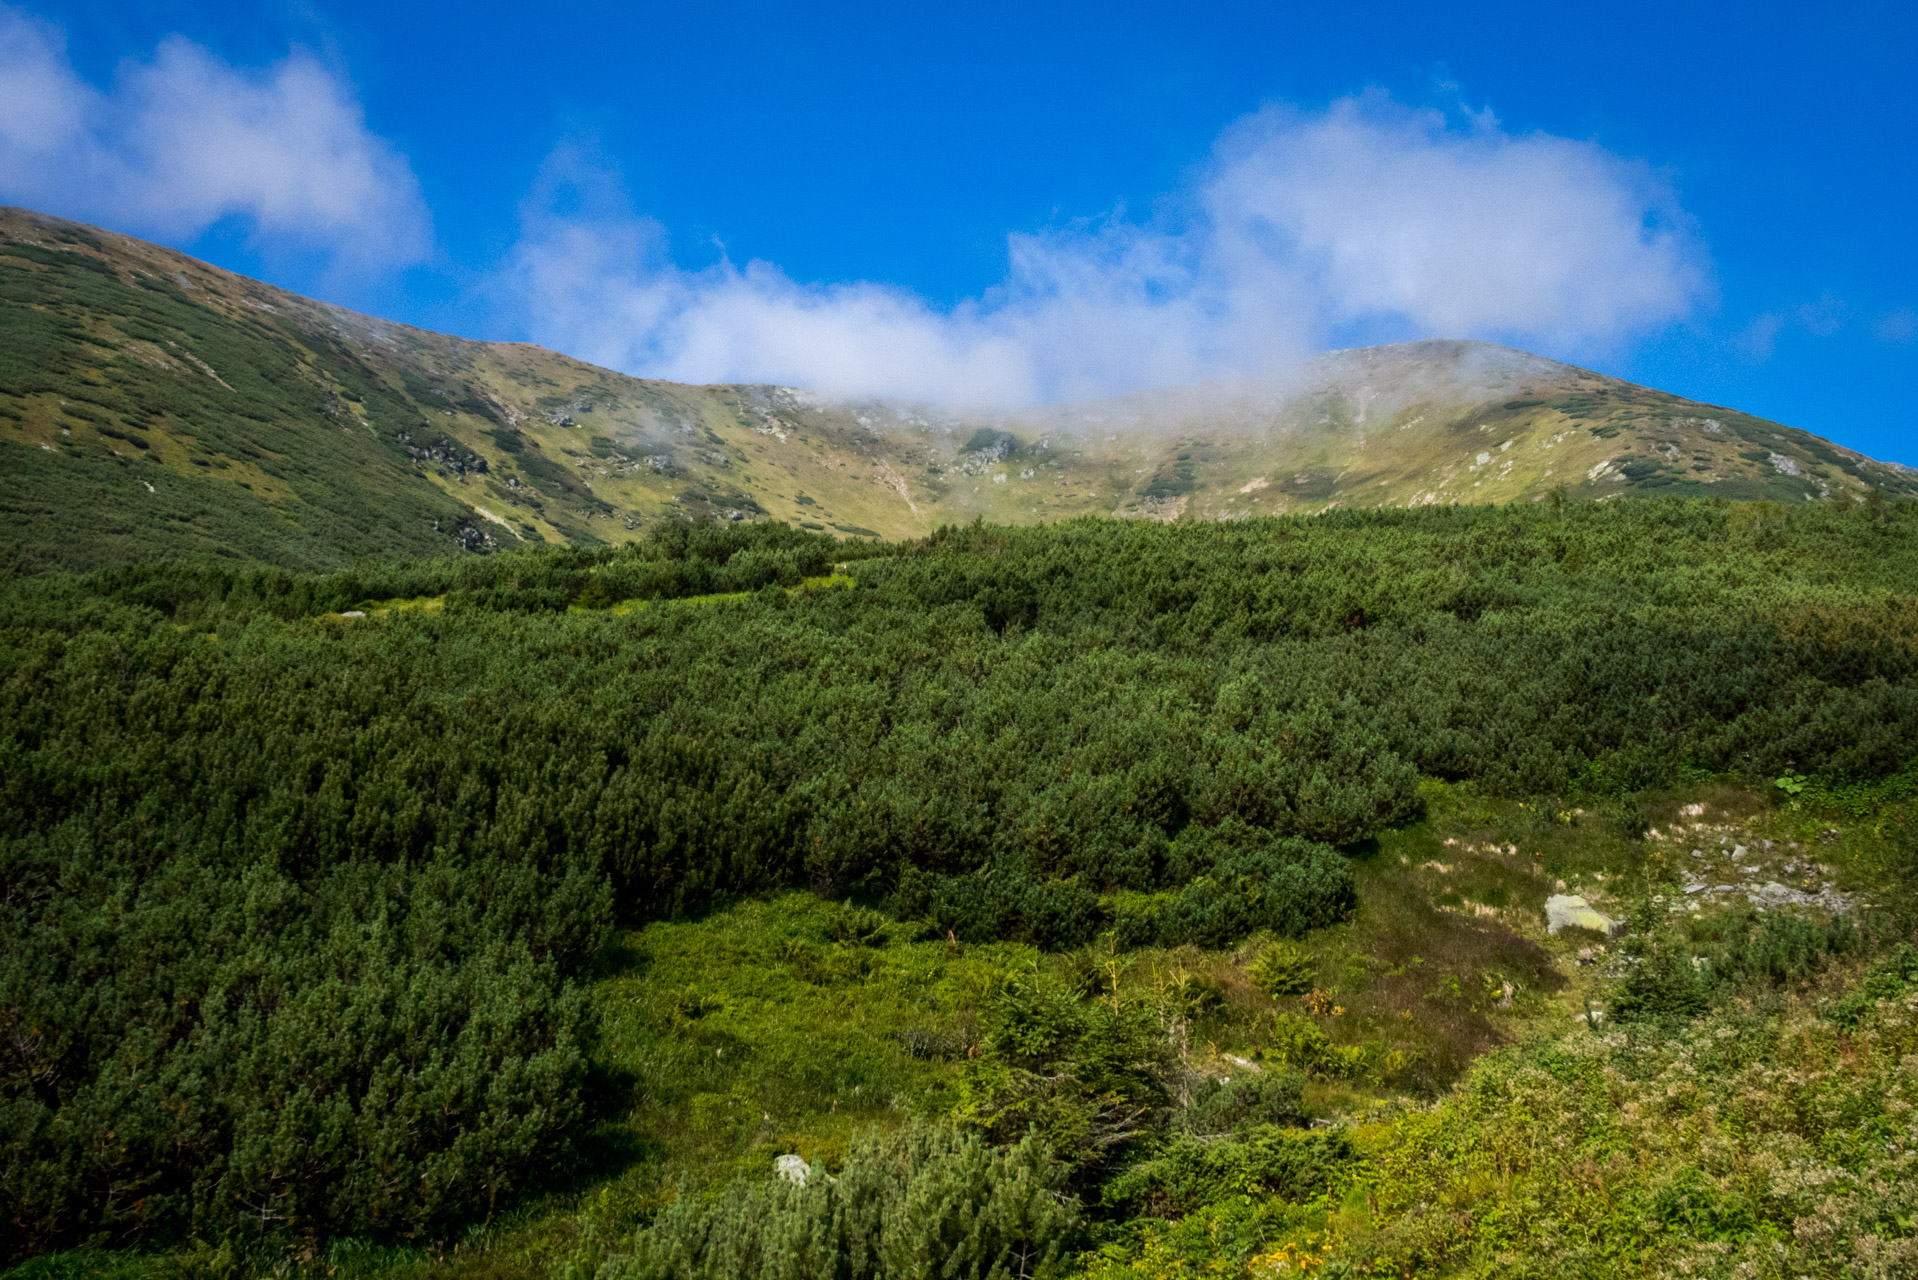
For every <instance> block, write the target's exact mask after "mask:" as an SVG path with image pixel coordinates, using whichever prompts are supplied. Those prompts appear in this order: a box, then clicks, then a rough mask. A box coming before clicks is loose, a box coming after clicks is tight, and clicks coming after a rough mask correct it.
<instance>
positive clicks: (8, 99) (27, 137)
mask: <svg viewBox="0 0 1918 1280" xmlns="http://www.w3.org/2000/svg"><path fill="white" fill-rule="evenodd" d="M0 198H3V199H5V200H7V201H11V202H15V203H20V204H26V205H31V206H33V207H35V208H38V209H43V210H46V211H48V212H53V213H59V214H63V215H65V216H68V217H77V218H84V219H87V220H89V221H95V222H100V223H104V224H106V225H108V226H111V227H114V228H116V229H119V230H125V231H129V232H133V233H135V234H146V235H154V236H162V237H169V238H186V239H190V238H192V237H194V236H197V235H199V234H200V233H202V232H204V231H206V230H207V229H208V228H210V227H212V226H214V225H215V224H217V223H219V222H221V221H223V220H225V219H229V218H234V219H239V220H241V221H242V222H243V223H244V225H245V226H246V228H247V231H248V234H250V235H251V236H253V237H254V238H255V239H256V240H257V241H259V242H261V243H262V244H264V245H266V246H269V247H273V248H284V249H293V250H298V251H302V252H315V253H319V254H322V255H324V256H326V257H327V258H329V259H330V260H331V261H333V262H334V263H335V264H337V265H339V266H341V267H344V268H347V269H371V268H386V267H392V266H397V265H405V264H408V263H412V262H417V261H420V260H421V259H423V258H424V257H425V256H426V255H427V253H428V252H429V250H430V248H431V244H432V233H431V222H430V219H429V217H428V215H427V211H426V205H425V202H424V201H423V200H422V198H421V196H420V190H419V182H418V180H417V179H416V178H415V176H414V174H413V170H412V168H411V166H410V165H409V164H408V163H407V161H406V159H405V157H404V156H402V155H401V154H400V152H399V151H398V150H397V149H396V148H394V147H393V146H392V144H390V143H389V142H387V141H386V140H385V139H383V138H380V137H379V136H377V135H375V134H374V133H372V132H371V131H369V130H368V129H367V127H366V122H365V119H364V116H363V113H362V112H361V110H360V106H359V103H358V100H357V98H356V97H355V95H354V93H353V90H352V88H351V86H349V85H347V84H345V83H343V82H342V81H341V79H340V78H339V77H338V76H336V75H334V74H333V73H332V72H330V71H329V70H328V69H327V68H325V67H324V66H322V65H321V64H320V63H319V62H318V61H316V60H315V59H313V58H312V57H310V56H308V55H306V54H303V53H299V52H297V51H296V52H294V53H293V54H291V55H289V56H288V57H287V58H286V59H285V60H284V61H282V62H279V63H277V64H276V65H274V66H272V67H269V68H266V69H264V70H251V69H242V68H236V67H234V66H232V65H231V64H229V63H227V62H225V61H223V60H221V59H220V58H218V57H216V56H215V55H214V54H212V53H209V52H208V51H207V50H206V49H204V48H202V47H201V46H199V45H197V44H194V43H193V42H192V41H190V40H186V39H183V38H181V37H179V36H174V37H170V38H169V39H167V40H165V41H163V42H162V43H161V44H160V46H159V48H158V49H156V50H155V51H154V54H153V56H152V58H151V59H150V60H148V61H145V62H139V61H134V60H128V61H127V62H125V63H123V64H122V65H121V68H120V71H119V74H118V75H117V76H116V78H115V81H114V83H113V85H112V86H111V88H110V89H107V90H101V89H99V88H96V87H95V86H93V85H91V84H89V83H87V82H86V81H85V80H84V79H83V78H82V77H81V76H80V75H79V74H78V73H77V72H76V71H75V69H74V67H73V64H72V62H71V60H70V59H69V58H68V56H67V51H66V43H65V38H64V36H63V34H62V33H61V31H60V30H59V29H58V28H57V27H53V26H51V25H48V24H46V23H44V22H40V21H38V20H36V19H34V18H32V17H30V16H28V15H26V14H24V13H22V12H21V11H20V10H18V9H14V8H12V7H9V6H5V5H0Z"/></svg>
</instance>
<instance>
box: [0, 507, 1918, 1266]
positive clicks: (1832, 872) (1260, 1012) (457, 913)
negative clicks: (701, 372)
mask: <svg viewBox="0 0 1918 1280" xmlns="http://www.w3.org/2000/svg"><path fill="white" fill-rule="evenodd" d="M1914 552H1918V520H1915V519H1914V518H1913V513H1912V511H1911V510H1910V509H1909V508H1907V507H1905V506H1903V505H1899V504H1891V505H1887V506H1882V507H1878V508H1872V509H1867V508H1863V507H1860V508H1859V509H1856V510H1850V511H1844V510H1836V509H1833V508H1830V507H1814V506H1807V507H1804V508H1800V509H1793V510H1786V509H1781V508H1768V507H1764V506H1753V507H1740V506H1734V505H1725V504H1708V503H1681V502H1670V503H1667V502H1647V503H1640V504H1586V505H1566V506H1564V507H1562V508H1554V507H1551V506H1546V505H1539V506H1528V507H1526V508H1524V509H1480V510H1464V509H1437V510H1430V511H1421V512H1418V513H1385V514H1369V515H1336V514H1335V515H1332V516H1327V517H1321V518H1316V519H1310V520H1291V521H1263V522H1243V523H1237V524H1233V525H1229V526H1223V527H1222V526H1199V525H1170V526H1161V525H1146V524H1121V523H1115V522H1089V521H1088V522H1078V523H1072V524H1067V525H1064V526H1059V527H1056V528H1033V529H1025V530H1008V529H1002V528H991V527H985V526H977V527H972V528H968V529H956V530H946V531H942V532H941V533H940V534H938V535H936V536H934V537H932V538H929V539H927V540H925V541H923V542H920V543H915V544H905V545H900V546H883V545H868V546H862V547H859V548H857V549H856V550H853V551H849V550H848V549H847V548H846V547H844V546H841V545H837V544H834V543H833V542H831V541H830V540H828V539H826V538H823V537H816V536H811V535H808V534H805V533H803V532H798V531H790V530H786V529H783V528H780V527H776V526H757V527H731V528H726V527H719V526H709V527H706V528H703V529H700V530H697V531H695V530H693V529H690V528H684V527H680V528H674V529H672V530H671V531H669V532H663V533H662V534H660V535H658V536H655V537H652V538H649V539H647V540H645V541H643V542H641V543H639V544H637V545H636V546H633V547H631V548H622V549H619V550H617V551H614V550H597V551H582V550H577V549H549V550H546V551H543V552H538V553H527V554H522V555H515V556H494V557H486V558H468V559H464V560H456V561H442V562H417V563H374V564H366V565H363V566H360V567H359V568H356V569H354V570H352V571H349V572H342V573H336V574H329V575H297V574H289V573H286V572H284V571H274V570H266V569H244V570H235V569H224V568H207V567H203V566H202V567H195V566H190V565H182V564H153V565H146V566H140V567H136V568H128V569H121V570H114V571H108V572H103V573H100V574H96V575H92V576H87V577H65V576H41V577H36V578H18V579H15V580H13V581H12V582H10V583H9V584H7V585H6V587H5V588H4V595H5V606H6V614H5V615H4V621H3V622H0V664H3V665H0V701H3V705H4V708H5V710H4V713H3V714H0V725H4V731H5V736H4V739H3V740H0V752H3V753H4V755H5V761H6V763H5V767H4V769H0V787H4V801H5V803H4V804H3V805H0V814H4V817H3V818H0V858H4V874H5V894H4V898H3V899H0V938H4V943H5V945H4V947H0V1021H4V1024H5V1031H6V1038H5V1043H6V1045H7V1051H6V1056H5V1057H4V1063H5V1067H4V1073H3V1074H0V1090H3V1091H4V1092H0V1108H4V1111H3V1112H0V1114H4V1118H5V1128H4V1133H5V1138H4V1146H3V1147H0V1195H3V1196H4V1203H3V1204H0V1210H3V1213H0V1220H4V1222H5V1223H6V1224H7V1225H6V1230H5V1233H4V1236H3V1237H0V1241H3V1242H4V1249H5V1257H6V1260H7V1261H9V1262H13V1263H17V1264H19V1268H18V1273H17V1276H16V1277H13V1278H12V1280H24V1278H25V1277H35V1278H36V1280H37V1278H40V1277H53V1276H59V1275H65V1274H112V1273H113V1271H114V1270H115V1269H118V1271H119V1272H120V1273H121V1274H124V1275H127V1276H129V1277H131V1276H136V1275H140V1276H144V1275H150V1274H164V1273H166V1269H167V1268H173V1269H175V1271H176V1272H177V1271H179V1270H185V1271H189V1272H194V1271H197V1272H201V1273H208V1274H224V1275H231V1276H236V1277H237V1276H241V1275H249V1274H254V1273H257V1272H259V1271H261V1270H265V1269H270V1268H273V1267H279V1268H282V1269H283V1270H293V1271H299V1270H307V1271H310V1272H313V1273H316V1274H319V1273H325V1274H337V1275H343V1276H350V1275H355V1274H361V1275H374V1274H379V1275H392V1276H397V1275H402V1274H413V1273H417V1274H421V1275H436V1276H437V1275H447V1276H451V1275H472V1276H482V1275H492V1276H504V1275H514V1276H553V1277H557V1276H570V1277H572V1278H573V1280H583V1278H584V1277H590V1276H601V1277H604V1278H605V1280H614V1278H615V1277H627V1276H635V1277H637V1276H647V1277H650V1276H687V1277H692V1276H706V1275H722V1274H727V1275H730V1274H737V1275H761V1276H776V1275H777V1276H783V1275H788V1274H791V1275H811V1274H820V1273H822V1272H825V1271H828V1270H830V1271H831V1272H832V1273H833V1274H845V1275H848V1276H851V1275H862V1276H863V1275H886V1276H893V1275H912V1274H934V1272H932V1271H929V1270H927V1269H926V1265H925V1264H926V1260H927V1259H936V1260H940V1265H944V1264H945V1263H946V1262H955V1261H956V1262H957V1263H958V1264H959V1268H960V1270H959V1272H955V1274H957V1273H964V1274H975V1273H976V1274H978V1275H981V1276H983V1275H987V1274H1002V1275H1040V1274H1046V1275H1057V1276H1065V1275H1071V1274H1085V1275H1096V1276H1103V1277H1117V1276H1123V1275H1154V1276H1163V1275H1182V1274H1192V1275H1201V1274H1207V1275H1211V1274H1244V1275H1267V1274H1271V1275H1278V1274H1286V1273H1287V1272H1288V1269H1289V1270H1290V1271H1292V1272H1298V1271H1301V1270H1303V1271H1305V1272H1307V1273H1309V1272H1311V1271H1313V1270H1317V1271H1318V1273H1320V1274H1326V1275H1333V1274H1353V1275H1357V1274H1366V1275H1371V1274H1376V1275H1399V1274H1405V1273H1407V1272H1432V1273H1441V1272H1453V1273H1473V1272H1484V1273H1487V1274H1489V1273H1491V1272H1494V1271H1496V1272H1499V1273H1500V1274H1504V1273H1507V1272H1516V1273H1518V1274H1526V1273H1528V1272H1537V1273H1538V1274H1547V1273H1550V1274H1577V1273H1580V1272H1581V1271H1585V1272H1589V1271H1596V1270H1598V1269H1600V1268H1601V1267H1603V1268H1604V1269H1607V1270H1610V1271H1619V1270H1626V1271H1632V1272H1634V1273H1641V1274H1669V1273H1671V1271H1672V1270H1673V1269H1676V1270H1680V1271H1683V1270H1686V1269H1689V1270H1690V1271H1692V1272H1693V1273H1699V1274H1712V1273H1724V1274H1733V1273H1735V1272H1737V1271H1738V1270H1739V1269H1740V1268H1742V1267H1745V1266H1747V1264H1750V1265H1752V1266H1758V1265H1759V1264H1760V1263H1762V1264H1763V1266H1764V1267H1772V1266H1774V1265H1775V1266H1777V1267H1779V1268H1783V1270H1781V1271H1780V1274H1799V1273H1806V1274H1841V1273H1846V1271H1845V1269H1846V1268H1851V1269H1852V1270H1851V1272H1850V1273H1852V1274H1861V1275H1865V1274H1885V1275H1892V1274H1899V1273H1900V1270H1899V1269H1900V1268H1901V1267H1906V1266H1908V1265H1909V1259H1908V1256H1907V1254H1906V1253H1904V1252H1901V1250H1906V1249H1907V1248H1908V1247H1909V1243H1908V1242H1909V1241H1910V1239H1911V1237H1912V1236H1913V1229H1912V1228H1911V1226H1910V1221H1911V1219H1910V1214H1911V1209H1910V1207H1909V1206H1904V1202H1903V1200H1901V1199H1900V1198H1899V1197H1900V1196H1902V1195H1903V1194H1904V1193H1903V1192H1902V1191H1895V1190H1886V1188H1891V1187H1894V1186H1895V1185H1899V1179H1900V1178H1901V1177H1902V1176H1903V1174H1902V1170H1903V1165H1902V1164H1900V1163H1899V1162H1900V1161H1902V1160H1904V1159H1906V1156H1905V1155H1904V1154H1903V1153H1904V1152H1906V1151H1908V1150H1909V1148H1910V1145H1911V1142H1912V1141H1914V1140H1918V1134H1912V1133H1910V1132H1909V1131H1910V1129H1911V1118H1910V1110H1909V1103H1910V1100H1909V1099H1907V1098H1905V1096H1904V1092H1902V1091H1904V1090H1905V1082H1904V1079H1903V1076H1902V1075H1901V1074H1900V1072H1901V1070H1902V1069H1901V1068H1900V1067H1899V1065H1898V1064H1899V1063H1900V1061H1901V1059H1902V1056H1903V1055H1904V1054H1906V1053H1908V1052H1910V1051H1911V1049H1910V1047H1909V1046H1907V1045H1906V1038H1908V1037H1907V1036H1906V1030H1905V1022H1906V1021H1908V1020H1909V1019H1910V1017H1911V1015H1912V1012H1913V1011H1911V1010H1906V1009H1905V1008H1904V1003H1903V1002H1905V1001H1907V999H1908V992H1909V987H1908V983H1909V982H1910V980H1911V976H1912V973H1913V971H1914V969H1918V964H1914V962H1912V961H1911V959H1910V953H1908V952H1907V951H1903V950H1900V949H1899V947H1900V945H1901V944H1902V943H1904V942H1905V941H1906V940H1907V939H1906V936H1905V932H1904V930H1905V925H1904V924H1903V923H1902V922H1903V921H1905V920H1906V919H1907V918H1908V916H1907V914H1906V912H1907V909H1906V907H1905V905H1904V898H1903V896H1902V890H1901V888H1900V886H1902V885H1905V884H1908V883H1909V881H1910V872H1911V870H1912V868H1911V867H1910V866H1909V865H1908V863H1909V861H1910V859H1911V856H1912V855H1911V845H1910V843H1909V836H1908V834H1907V833H1908V831H1909V826H1908V823H1907V818H1906V808H1907V806H1908V804H1909V803H1910V798H1911V792H1912V787H1913V773H1912V771H1911V754H1910V744H1911V742H1913V741H1915V740H1918V612H1914V606H1913V603H1912V598H1911V595H1910V587H1909V583H1911V582H1912V581H1918V576H1914V573H1913V570H1914V569H1915V568H1918V565H1914V563H1913V560H1914ZM834 575H836V580H835V581H833V582H828V581H823V580H826V579H829V578H833V577H834ZM1787 882H1789V883H1787ZM1694 886H1696V888H1694ZM1555 892H1566V893H1571V892H1576V893H1579V894H1581V895H1582V896H1583V897H1584V898H1585V900H1586V901H1587V902H1588V903H1589V904H1591V906H1592V907H1594V908H1595V909H1596V910H1598V911H1600V912H1603V913H1606V914H1607V915H1608V916H1609V917H1610V918H1613V919H1617V920H1619V921H1621V922H1623V925H1624V932H1623V933H1622V934H1620V935H1618V936H1610V935H1600V934H1593V933H1586V932H1582V931H1579V930H1576V929H1567V930H1565V931H1563V932H1561V933H1559V934H1557V935H1552V934H1548V933H1547V932H1546V931H1545V928H1544V919H1543V915H1542V904H1543V902H1544V899H1545V898H1546V897H1547V896H1548V895H1550V894H1552V893H1555ZM1761 906H1762V907H1764V909H1763V910H1760V907H1761ZM1694 908H1695V909H1694ZM1901 1037H1903V1038H1901ZM781 1156H792V1157H796V1158H797V1159H796V1160H795V1161H793V1162H791V1163H788V1164H787V1165H786V1166H785V1172H786V1175H788V1176H784V1177H781V1176H777V1175H775V1173H774V1170H773V1165H774V1159H775V1157H781ZM962 1189H963V1190H964V1192H965V1194H963V1195H962V1194H960V1191H961V1190H962ZM1901 1206H1903V1207H1901ZM1820 1224H1823V1225H1820ZM1820 1232H1823V1233H1824V1234H1822V1235H1821V1234H1820ZM1839 1240H1850V1241H1866V1243H1865V1244H1863V1245H1859V1246H1858V1247H1856V1248H1850V1249H1849V1251H1847V1250H1846V1249H1842V1248H1841V1247H1840V1246H1839V1245H1838V1244H1837V1243H1835V1242H1836V1241H1839ZM829 1264H830V1265H829ZM1874 1267H1875V1268H1877V1270H1876V1271H1873V1270H1871V1268H1874ZM1791 1268H1796V1270H1792V1269H1791Z"/></svg>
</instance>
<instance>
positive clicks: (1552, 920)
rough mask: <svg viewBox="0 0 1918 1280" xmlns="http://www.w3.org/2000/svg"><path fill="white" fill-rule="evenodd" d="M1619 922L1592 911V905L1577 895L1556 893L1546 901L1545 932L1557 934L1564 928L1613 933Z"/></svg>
mask: <svg viewBox="0 0 1918 1280" xmlns="http://www.w3.org/2000/svg"><path fill="white" fill-rule="evenodd" d="M1618 923H1619V922H1618V921H1616V920H1614V919H1612V918H1611V917H1610V916H1608V915H1605V914H1603V913H1602V912H1599V911H1594V910H1593V909H1592V904H1591V903H1589V902H1587V901H1585V899H1584V898H1582V897H1580V896H1579V895H1578V894H1575V893H1555V894H1553V895H1552V896H1551V897H1549V898H1547V899H1545V931H1546V932H1547V933H1554V934H1555V933H1557V932H1558V931H1559V930H1560V929H1564V928H1568V927H1570V928H1578V929H1591V930H1593V931H1594V932H1597V933H1606V934H1609V933H1613V932H1615V931H1616V930H1617V929H1618Z"/></svg>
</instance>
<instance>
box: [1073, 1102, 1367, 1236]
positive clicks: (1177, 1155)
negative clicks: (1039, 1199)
mask: <svg viewBox="0 0 1918 1280" xmlns="http://www.w3.org/2000/svg"><path fill="white" fill-rule="evenodd" d="M1354 1155H1355V1152H1354V1150H1353V1146H1352V1142H1351V1139H1350V1138H1348V1137H1347V1136H1346V1135H1344V1134H1342V1133H1302V1132H1300V1131H1298V1130H1296V1129H1281V1128H1275V1127H1273V1126H1271V1125H1257V1126H1252V1127H1249V1128H1246V1129H1244V1130H1243V1131H1241V1132H1239V1133H1236V1134H1234V1135H1232V1136H1229V1137H1224V1138H1214V1139H1213V1140H1210V1141H1208V1140H1205V1139H1202V1138H1198V1137H1192V1136H1185V1135H1181V1136H1179V1137H1177V1138H1174V1139H1173V1140H1172V1141H1171V1142H1169V1143H1167V1144H1166V1145H1165V1146H1164V1147H1163V1148H1162V1149H1161V1150H1160V1151H1159V1152H1158V1153H1156V1154H1155V1155H1153V1156H1152V1157H1151V1158H1150V1159H1148V1160H1142V1161H1140V1162H1139V1163H1137V1164H1135V1165H1132V1166H1131V1167H1129V1168H1127V1169H1125V1170H1124V1171H1123V1172H1121V1173H1119V1174H1117V1175H1116V1176H1114V1177H1113V1178H1112V1179H1111V1180H1110V1181H1109V1182H1107V1183H1106V1185H1105V1206H1106V1208H1107V1209H1108V1210H1109V1211H1112V1212H1115V1213H1119V1214H1123V1215H1125V1216H1127V1217H1131V1216H1134V1215H1149V1216H1152V1217H1158V1218H1176V1217H1182V1216H1184V1215H1186V1214H1188V1213H1194V1212H1197V1211H1198V1210H1200V1209H1203V1208H1205V1207H1206V1206H1208V1205H1212V1204H1217V1203H1218V1202H1220V1201H1221V1200H1224V1199H1226V1198H1227V1197H1229V1196H1275V1197H1278V1198H1280V1199H1284V1200H1292V1201H1299V1200H1309V1199H1311V1198H1312V1197H1314V1196H1316V1195H1318V1194H1320V1193H1321V1192H1323V1191H1324V1190H1325V1189H1326V1188H1327V1187H1328V1186H1329V1185H1330V1184H1331V1181H1332V1179H1333V1177H1334V1176H1335V1174H1336V1173H1337V1172H1338V1170H1339V1168H1340V1167H1341V1166H1342V1165H1345V1164H1347V1163H1349V1162H1350V1161H1351V1160H1352V1158H1353V1156H1354Z"/></svg>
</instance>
